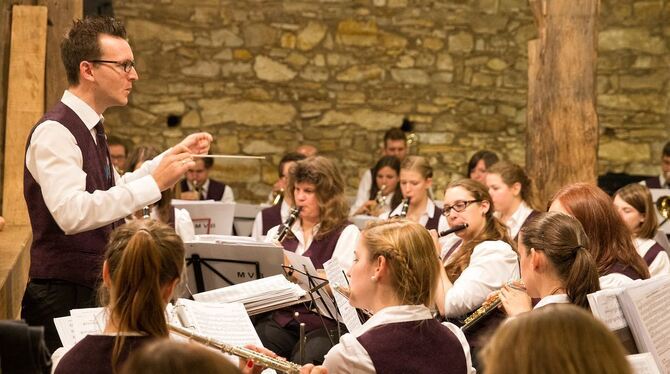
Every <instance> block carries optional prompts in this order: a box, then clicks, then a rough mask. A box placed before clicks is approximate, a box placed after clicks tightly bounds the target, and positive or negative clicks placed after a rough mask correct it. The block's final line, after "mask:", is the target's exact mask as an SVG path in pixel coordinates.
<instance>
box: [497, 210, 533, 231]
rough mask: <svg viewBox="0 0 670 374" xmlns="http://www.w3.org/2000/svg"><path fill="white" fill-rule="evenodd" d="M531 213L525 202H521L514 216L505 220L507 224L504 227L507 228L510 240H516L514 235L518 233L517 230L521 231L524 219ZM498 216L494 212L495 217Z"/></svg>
mask: <svg viewBox="0 0 670 374" xmlns="http://www.w3.org/2000/svg"><path fill="white" fill-rule="evenodd" d="M531 213H533V209H532V208H531V207H529V206H528V204H526V202H525V201H522V202H521V204H519V207H518V208H517V209H516V211H515V212H514V214H512V215H511V216H510V217H509V218H508V219H507V222H505V225H506V226H507V232H508V233H509V237H510V238H512V239H514V238H516V235H517V234H518V233H519V230H521V226H523V224H524V222H526V219H527V218H528V216H529V215H530V214H531ZM499 216H500V214H497V212H496V217H499Z"/></svg>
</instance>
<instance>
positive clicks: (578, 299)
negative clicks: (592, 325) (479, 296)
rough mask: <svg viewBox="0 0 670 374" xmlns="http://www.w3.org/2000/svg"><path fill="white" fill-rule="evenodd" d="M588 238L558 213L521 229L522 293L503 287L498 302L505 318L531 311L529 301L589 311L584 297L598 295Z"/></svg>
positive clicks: (576, 224)
mask: <svg viewBox="0 0 670 374" xmlns="http://www.w3.org/2000/svg"><path fill="white" fill-rule="evenodd" d="M587 247H588V238H587V237H586V233H585V232H584V229H583V228H582V225H581V224H580V223H579V221H578V220H577V219H575V218H574V217H571V216H568V215H567V214H563V213H559V212H547V213H539V214H538V215H537V216H536V217H533V219H531V221H530V222H529V223H528V224H527V225H526V226H524V227H523V228H522V229H521V232H520V233H519V242H518V252H519V263H520V268H521V279H522V280H523V282H524V284H525V288H526V291H525V292H524V291H520V290H518V289H516V288H513V287H510V286H507V285H505V287H503V288H502V289H501V290H500V294H499V297H500V301H501V305H502V307H503V308H504V309H505V312H506V313H507V315H508V316H516V315H519V314H521V313H524V312H528V311H530V310H532V309H533V307H532V304H531V303H532V301H531V297H533V298H538V299H540V301H539V302H538V303H537V304H536V305H535V308H541V307H544V306H546V305H549V304H557V303H572V304H575V305H577V306H580V307H582V308H584V309H588V308H589V303H588V300H587V299H586V295H588V294H590V293H593V292H596V291H599V290H600V286H599V281H598V270H597V268H596V263H595V261H594V260H593V257H592V256H591V253H590V252H589V250H588V249H587Z"/></svg>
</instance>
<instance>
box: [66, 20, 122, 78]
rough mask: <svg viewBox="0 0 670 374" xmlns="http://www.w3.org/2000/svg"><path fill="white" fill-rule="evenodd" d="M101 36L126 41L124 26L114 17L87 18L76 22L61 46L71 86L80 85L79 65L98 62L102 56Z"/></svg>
mask: <svg viewBox="0 0 670 374" xmlns="http://www.w3.org/2000/svg"><path fill="white" fill-rule="evenodd" d="M101 34H106V35H111V36H116V37H119V38H122V39H126V29H125V27H124V26H123V24H122V23H121V22H119V21H117V20H116V19H114V18H112V17H86V18H84V19H78V20H75V21H74V22H73V23H72V27H71V28H70V30H69V31H68V32H67V34H66V35H65V38H64V39H63V41H62V42H61V44H60V54H61V59H62V60H63V66H64V67H65V73H66V75H67V81H68V83H69V84H70V85H71V86H76V85H78V84H79V64H80V63H81V62H82V61H86V60H96V59H99V58H100V57H101V55H102V51H101V50H100V43H98V37H99V36H100V35H101Z"/></svg>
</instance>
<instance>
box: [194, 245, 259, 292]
mask: <svg viewBox="0 0 670 374" xmlns="http://www.w3.org/2000/svg"><path fill="white" fill-rule="evenodd" d="M210 262H213V263H227V264H243V265H254V266H255V267H256V272H255V275H256V279H261V265H260V263H259V262H258V261H243V260H232V259H223V258H202V257H200V255H199V254H197V253H194V254H192V255H191V257H189V258H188V259H186V267H188V266H189V265H192V266H193V277H194V278H195V289H196V293H200V292H205V291H207V290H206V289H205V280H204V279H203V276H202V267H203V266H205V267H206V268H207V269H209V270H210V271H211V272H212V273H214V274H216V275H217V276H218V277H219V278H220V279H221V280H223V281H224V282H226V283H228V284H229V285H231V286H232V285H234V284H236V283H235V282H233V281H231V280H230V279H228V277H226V276H225V275H223V274H222V273H221V272H220V271H218V270H217V269H215V268H214V267H213V266H212V265H210V264H209V263H210Z"/></svg>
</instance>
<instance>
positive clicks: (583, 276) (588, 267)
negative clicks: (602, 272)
mask: <svg viewBox="0 0 670 374" xmlns="http://www.w3.org/2000/svg"><path fill="white" fill-rule="evenodd" d="M574 256H575V258H574V262H573V263H572V266H571V267H570V268H569V270H568V273H567V275H566V276H565V291H566V293H567V294H568V299H570V302H572V303H573V304H575V305H577V306H580V307H582V308H584V309H588V308H589V302H588V300H587V298H586V295H588V294H590V293H593V292H596V291H598V290H600V280H599V278H598V271H597V270H596V269H597V268H596V262H595V260H594V259H593V256H591V253H589V251H588V249H586V248H585V247H584V246H581V245H580V246H578V247H577V248H576V249H575V252H574Z"/></svg>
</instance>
